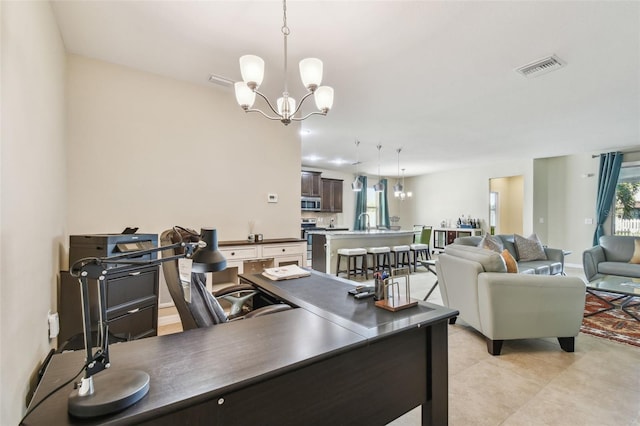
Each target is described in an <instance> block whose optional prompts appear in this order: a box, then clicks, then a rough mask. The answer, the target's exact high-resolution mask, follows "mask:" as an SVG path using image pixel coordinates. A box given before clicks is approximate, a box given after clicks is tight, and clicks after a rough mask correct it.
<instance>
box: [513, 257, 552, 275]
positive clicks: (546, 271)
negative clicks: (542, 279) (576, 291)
mask: <svg viewBox="0 0 640 426" xmlns="http://www.w3.org/2000/svg"><path fill="white" fill-rule="evenodd" d="M518 268H519V269H520V273H523V270H525V271H527V272H528V273H530V274H536V275H557V274H561V273H562V262H555V261H550V260H531V261H528V262H518Z"/></svg>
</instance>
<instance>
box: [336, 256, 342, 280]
mask: <svg viewBox="0 0 640 426" xmlns="http://www.w3.org/2000/svg"><path fill="white" fill-rule="evenodd" d="M337 257H338V260H337V261H336V277H337V276H338V275H340V258H341V257H342V255H340V254H339V255H337Z"/></svg>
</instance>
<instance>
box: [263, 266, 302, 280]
mask: <svg viewBox="0 0 640 426" xmlns="http://www.w3.org/2000/svg"><path fill="white" fill-rule="evenodd" d="M262 275H264V276H265V277H267V278H269V279H270V280H273V281H278V280H290V279H292V278H302V277H308V276H309V275H311V272H309V271H307V270H306V269H302V268H301V267H299V266H298V265H286V266H278V267H277V268H266V269H265V270H264V272H262Z"/></svg>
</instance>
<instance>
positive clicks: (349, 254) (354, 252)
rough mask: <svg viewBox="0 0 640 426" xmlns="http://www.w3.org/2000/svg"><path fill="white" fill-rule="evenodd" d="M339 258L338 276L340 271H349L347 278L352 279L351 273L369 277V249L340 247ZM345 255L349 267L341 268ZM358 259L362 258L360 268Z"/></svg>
mask: <svg viewBox="0 0 640 426" xmlns="http://www.w3.org/2000/svg"><path fill="white" fill-rule="evenodd" d="M337 254H338V260H337V263H336V277H337V276H338V275H339V274H340V272H346V273H347V279H351V275H352V274H353V275H356V274H358V273H359V274H360V275H364V277H365V279H367V280H368V279H369V273H368V272H367V269H368V268H367V250H365V249H363V248H342V249H338V251H337ZM343 257H345V258H346V259H347V269H340V261H341V260H342V258H343ZM358 259H360V262H361V263H360V268H358ZM358 271H359V272H358Z"/></svg>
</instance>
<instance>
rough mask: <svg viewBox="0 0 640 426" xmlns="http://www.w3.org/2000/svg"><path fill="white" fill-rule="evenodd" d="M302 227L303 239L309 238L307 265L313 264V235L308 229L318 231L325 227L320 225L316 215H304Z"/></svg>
mask: <svg viewBox="0 0 640 426" xmlns="http://www.w3.org/2000/svg"><path fill="white" fill-rule="evenodd" d="M300 228H301V229H302V232H301V237H302V239H303V240H307V265H309V266H311V235H310V234H309V233H308V232H307V231H318V230H323V229H325V228H324V227H318V218H315V217H303V218H302V222H301V223H300Z"/></svg>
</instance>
